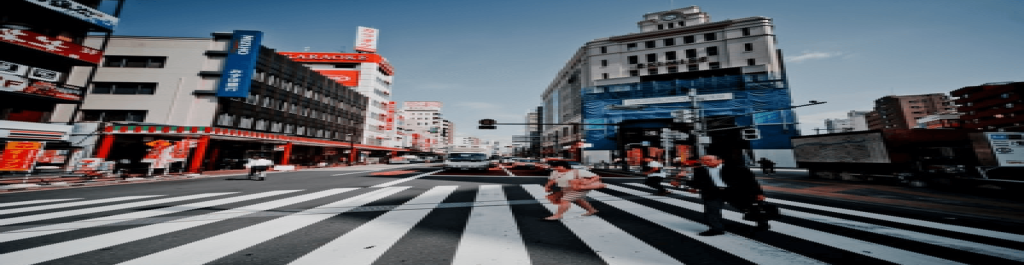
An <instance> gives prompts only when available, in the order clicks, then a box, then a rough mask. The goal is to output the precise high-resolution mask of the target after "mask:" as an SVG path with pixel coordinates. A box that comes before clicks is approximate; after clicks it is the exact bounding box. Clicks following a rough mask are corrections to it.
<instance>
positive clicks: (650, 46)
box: [644, 40, 654, 49]
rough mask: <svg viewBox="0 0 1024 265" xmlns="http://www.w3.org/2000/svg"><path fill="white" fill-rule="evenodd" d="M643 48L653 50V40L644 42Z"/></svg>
mask: <svg viewBox="0 0 1024 265" xmlns="http://www.w3.org/2000/svg"><path fill="white" fill-rule="evenodd" d="M644 48H648V49H651V48H654V41H653V40H649V41H645V42H644Z"/></svg>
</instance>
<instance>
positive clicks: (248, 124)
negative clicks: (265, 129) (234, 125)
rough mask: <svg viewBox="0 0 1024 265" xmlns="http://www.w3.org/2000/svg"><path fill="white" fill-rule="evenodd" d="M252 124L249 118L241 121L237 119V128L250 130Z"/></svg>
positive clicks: (251, 119) (243, 118)
mask: <svg viewBox="0 0 1024 265" xmlns="http://www.w3.org/2000/svg"><path fill="white" fill-rule="evenodd" d="M252 122H253V118H251V117H242V118H241V119H238V128H242V129H252Z"/></svg>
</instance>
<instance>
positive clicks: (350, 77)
mask: <svg viewBox="0 0 1024 265" xmlns="http://www.w3.org/2000/svg"><path fill="white" fill-rule="evenodd" d="M313 71H316V72H317V73H320V74H321V75H323V76H326V77H327V78H329V79H331V80H334V82H338V83H339V84H341V85H343V86H348V87H357V86H359V71H358V70H334V69H330V70H326V69H313Z"/></svg>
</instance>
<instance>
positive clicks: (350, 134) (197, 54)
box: [60, 31, 399, 171]
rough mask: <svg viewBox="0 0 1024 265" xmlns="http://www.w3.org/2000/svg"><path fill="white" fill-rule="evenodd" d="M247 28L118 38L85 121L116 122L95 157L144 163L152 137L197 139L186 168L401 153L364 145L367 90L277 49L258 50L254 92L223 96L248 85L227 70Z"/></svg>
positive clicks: (93, 88)
mask: <svg viewBox="0 0 1024 265" xmlns="http://www.w3.org/2000/svg"><path fill="white" fill-rule="evenodd" d="M239 34H240V33H239V32H238V31H236V32H235V33H213V34H212V37H211V38H175V37H130V36H116V37H112V38H111V41H110V44H109V45H108V47H109V52H108V53H107V54H106V55H105V56H104V58H103V64H102V67H100V69H99V71H98V72H97V75H96V78H95V79H94V81H93V82H92V83H91V84H90V86H89V87H88V96H89V97H88V98H87V100H86V101H85V102H84V103H83V104H82V107H81V109H80V110H79V112H80V115H78V117H79V118H78V119H77V120H76V122H97V123H103V124H106V125H108V126H106V129H105V130H104V132H105V134H104V138H103V139H102V140H101V141H100V143H98V148H97V151H96V152H95V153H96V155H95V157H98V158H105V159H108V160H118V161H121V160H125V161H129V162H128V163H123V164H127V165H125V167H129V168H138V167H144V166H147V165H146V164H147V163H146V162H144V161H142V159H143V158H142V157H143V156H144V155H145V154H146V152H147V146H146V145H145V144H146V143H148V142H151V141H153V140H166V141H180V140H190V141H197V142H198V147H196V149H195V150H194V151H192V152H193V154H192V155H191V156H190V157H189V160H188V161H182V162H185V163H182V164H181V165H178V166H180V167H185V166H186V165H187V166H188V168H187V170H189V171H201V170H214V169H231V168H241V164H243V163H244V160H245V159H246V158H249V157H251V156H253V155H264V156H268V157H269V158H272V159H274V160H275V162H276V163H277V164H300V165H307V164H314V163H320V162H325V163H345V162H348V161H354V162H365V161H367V159H370V158H371V157H383V156H387V154H388V153H389V152H393V151H398V150H399V149H397V148H385V147H380V146H373V145H365V144H362V143H360V142H359V139H361V138H362V136H363V130H362V129H363V127H364V124H365V112H366V111H367V108H368V103H369V102H368V101H369V100H368V98H367V97H366V96H363V95H362V94H360V93H359V92H357V91H355V90H354V89H352V88H349V87H346V86H344V85H342V84H340V83H337V82H335V81H334V80H331V79H329V78H328V77H326V76H323V75H321V74H319V73H317V72H316V71H313V70H310V69H309V68H307V67H305V66H304V65H303V64H301V63H299V62H295V61H292V60H290V59H288V57H286V56H284V55H280V54H278V53H277V52H276V51H275V50H273V49H270V48H267V47H263V46H255V47H254V49H258V53H257V54H258V56H256V60H255V63H254V65H253V66H251V69H249V70H250V71H251V72H252V75H251V78H250V79H251V80H250V81H251V83H250V84H249V87H248V92H247V94H244V95H242V96H241V97H225V96H221V92H220V91H221V90H223V88H224V86H225V85H224V84H223V83H225V82H231V81H235V82H237V81H239V80H238V78H235V77H234V74H233V73H229V72H228V71H226V70H225V69H226V68H227V67H228V64H230V62H228V61H227V60H228V58H229V57H228V56H227V55H228V53H229V52H231V51H233V49H232V48H233V47H238V46H237V44H233V42H234V39H235V38H236V37H237V35H239ZM260 35H261V34H260ZM90 41H98V40H97V39H90ZM131 61H146V62H149V63H146V64H129V63H126V62H131ZM152 62H161V63H159V64H157V63H152ZM231 72H234V70H232V71H231ZM225 80H228V81H225ZM60 111H62V112H65V113H70V112H72V111H74V108H67V107H65V108H61V109H60ZM65 116H70V115H65ZM374 152H376V153H374ZM174 166H175V165H171V167H174Z"/></svg>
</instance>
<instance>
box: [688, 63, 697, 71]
mask: <svg viewBox="0 0 1024 265" xmlns="http://www.w3.org/2000/svg"><path fill="white" fill-rule="evenodd" d="M699 70H700V65H698V64H690V65H686V71H690V72H694V71H699Z"/></svg>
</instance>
